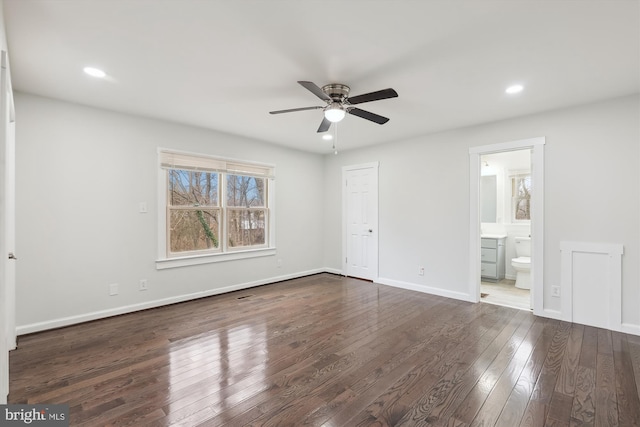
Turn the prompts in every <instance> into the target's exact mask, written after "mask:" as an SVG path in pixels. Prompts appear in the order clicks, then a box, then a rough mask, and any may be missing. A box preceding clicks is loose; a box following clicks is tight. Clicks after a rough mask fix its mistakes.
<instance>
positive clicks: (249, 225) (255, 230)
mask: <svg viewBox="0 0 640 427" xmlns="http://www.w3.org/2000/svg"><path fill="white" fill-rule="evenodd" d="M226 179H227V185H226V207H227V224H228V226H227V237H228V244H229V247H231V248H235V247H242V246H256V245H264V244H265V243H266V232H265V231H266V221H265V218H266V215H267V210H266V203H265V200H266V199H265V197H266V194H265V193H266V186H265V184H266V182H265V179H264V178H258V177H253V176H243V175H227V176H226Z"/></svg>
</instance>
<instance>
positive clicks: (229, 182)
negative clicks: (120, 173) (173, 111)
mask: <svg viewBox="0 0 640 427" xmlns="http://www.w3.org/2000/svg"><path fill="white" fill-rule="evenodd" d="M158 159H159V164H160V168H161V170H163V171H164V173H165V174H164V175H161V176H162V177H163V179H164V184H165V185H166V187H165V189H166V192H165V193H164V197H163V198H162V199H164V200H163V204H165V203H166V204H165V209H166V210H161V211H160V212H159V216H160V218H161V221H162V223H163V224H166V235H165V236H161V237H160V239H159V242H160V244H161V245H162V246H163V248H162V249H161V250H162V251H166V258H167V260H168V259H169V258H172V257H176V258H179V259H180V258H184V259H187V258H193V257H197V258H199V259H205V257H202V258H201V256H202V255H207V257H206V259H208V260H209V261H205V262H216V261H214V259H215V258H218V260H226V259H240V258H248V257H253V256H256V254H257V253H259V252H261V251H262V250H263V249H264V250H271V249H273V247H272V246H271V245H274V243H275V232H274V227H273V224H272V223H271V221H273V216H272V215H271V212H270V210H269V207H270V206H269V205H270V203H273V198H274V194H275V193H274V187H271V185H272V182H274V181H275V168H274V166H269V165H265V164H261V163H255V162H244V161H238V160H229V159H225V158H221V157H214V156H208V155H198V154H193V153H184V152H178V151H170V150H166V151H165V150H161V151H159V155H158ZM165 197H166V199H165ZM249 249H251V250H249ZM254 250H255V251H254ZM230 252H235V254H234V255H233V256H230V257H229V256H225V255H226V254H228V253H230ZM208 255H214V257H212V258H209V257H208ZM218 255H219V257H218ZM189 262H190V261H189ZM189 265H191V264H189Z"/></svg>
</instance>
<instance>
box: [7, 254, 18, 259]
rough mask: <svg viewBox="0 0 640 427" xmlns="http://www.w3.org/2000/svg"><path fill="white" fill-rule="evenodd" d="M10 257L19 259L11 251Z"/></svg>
mask: <svg viewBox="0 0 640 427" xmlns="http://www.w3.org/2000/svg"><path fill="white" fill-rule="evenodd" d="M9 259H15V260H17V259H18V257H17V256H15V255H14V254H13V252H9Z"/></svg>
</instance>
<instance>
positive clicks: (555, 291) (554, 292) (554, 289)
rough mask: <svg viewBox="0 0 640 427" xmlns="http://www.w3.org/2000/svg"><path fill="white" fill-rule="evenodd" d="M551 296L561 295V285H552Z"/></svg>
mask: <svg viewBox="0 0 640 427" xmlns="http://www.w3.org/2000/svg"><path fill="white" fill-rule="evenodd" d="M551 296H552V297H559V296H560V286H552V287H551Z"/></svg>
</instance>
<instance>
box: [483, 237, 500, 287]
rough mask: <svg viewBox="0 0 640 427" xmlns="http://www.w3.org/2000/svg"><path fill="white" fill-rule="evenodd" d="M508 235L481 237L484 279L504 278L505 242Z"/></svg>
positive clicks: (495, 280)
mask: <svg viewBox="0 0 640 427" xmlns="http://www.w3.org/2000/svg"><path fill="white" fill-rule="evenodd" d="M505 239H506V236H505V237H501V236H497V237H488V236H482V238H481V245H480V246H481V248H480V251H481V261H482V263H481V270H480V271H481V276H482V279H487V280H491V281H494V282H497V281H499V280H501V279H504V272H505V265H504V242H505Z"/></svg>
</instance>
